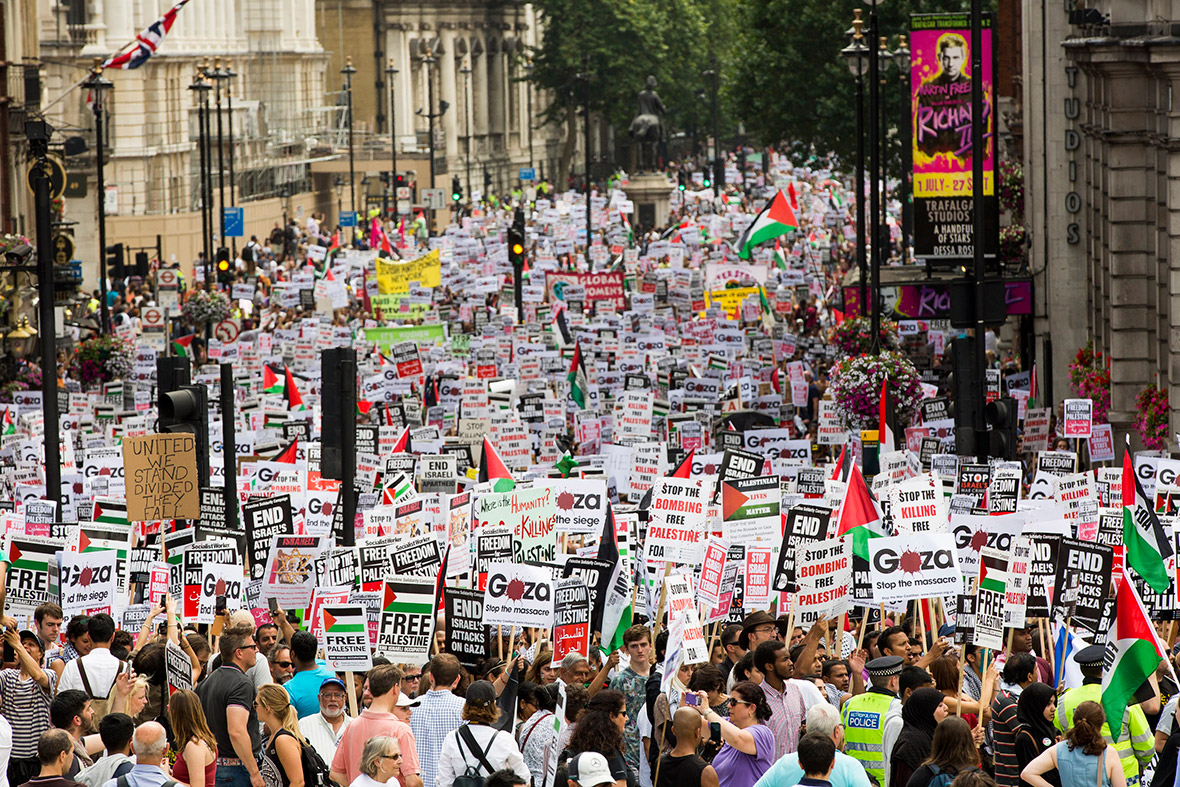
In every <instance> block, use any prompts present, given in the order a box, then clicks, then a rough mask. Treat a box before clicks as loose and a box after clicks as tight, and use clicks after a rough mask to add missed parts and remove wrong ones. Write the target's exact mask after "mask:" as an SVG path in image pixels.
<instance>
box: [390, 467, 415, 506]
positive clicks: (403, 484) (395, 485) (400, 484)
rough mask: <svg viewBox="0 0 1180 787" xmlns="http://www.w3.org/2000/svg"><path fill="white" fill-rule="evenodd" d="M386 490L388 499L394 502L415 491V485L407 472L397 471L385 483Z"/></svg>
mask: <svg viewBox="0 0 1180 787" xmlns="http://www.w3.org/2000/svg"><path fill="white" fill-rule="evenodd" d="M385 490H386V497H387V499H389V501H390V502H391V503H393V502H396V501H398V500H401V499H402V498H403V497H405V496H406V495H408V494H409V493H410V492H412V491H414V485H413V484H412V483H411V482H410V477H409V476H407V475H406V474H405V473H396V474H395V475H394V476H393V477H392V478H390V479H389V483H387V484H386V485H385Z"/></svg>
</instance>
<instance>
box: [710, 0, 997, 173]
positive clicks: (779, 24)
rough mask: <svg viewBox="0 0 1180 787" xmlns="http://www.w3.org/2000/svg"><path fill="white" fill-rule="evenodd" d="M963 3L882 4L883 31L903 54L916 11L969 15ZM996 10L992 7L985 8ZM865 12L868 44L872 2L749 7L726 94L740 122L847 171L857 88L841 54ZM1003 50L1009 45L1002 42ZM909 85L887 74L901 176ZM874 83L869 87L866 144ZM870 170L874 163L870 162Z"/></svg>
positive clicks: (885, 88)
mask: <svg viewBox="0 0 1180 787" xmlns="http://www.w3.org/2000/svg"><path fill="white" fill-rule="evenodd" d="M965 5H966V3H965V2H964V0H908V2H882V3H881V5H880V7H879V11H878V15H879V33H880V34H881V35H885V36H887V38H888V41H887V43H888V46H889V48H890V49H896V48H897V45H898V36H899V35H901V34H907V35H908V33H909V15H910V14H911V13H938V12H949V11H963V10H965V9H964V6H965ZM989 5H992V3H990V2H985V10H986V7H987V6H989ZM854 8H862V9H864V14H863V18H864V20H865V34H866V40H865V43H866V45H869V46H871V47H872V48H873V49H874V50H875V49H876V48H877V47H878V45H879V43H880V41H879V40H878V41H869V40H868V39H867V35H868V10H869V4H868V3H859V2H850V0H838V2H817V0H759V2H750V3H742V4H740V5H739V6H738V9H739V20H738V21H739V24H738V26H737V29H738V32H737V35H736V39H737V40H736V46H735V48H734V52H735V54H736V55H737V56H734V57H732V58H731V60H730V62H731V69H730V77H731V78H730V79H727V80H725V84H726V89H727V91H728V92H729V97H730V99H731V100H732V102H733V105H734V106H735V107H736V108H737V113H738V117H739V118H740V119H741V120H742V122H743V123H744V124H745V126H746V129H747V131H749V132H750V133H751V134H752V135H753V136H754V137H755V138H757V139H759V140H760V141H762V142H763V143H766V144H776V143H780V142H781V143H785V144H786V145H787V147H788V150H789V151H790V152H791V153H792V154H794V155H795V156H796V157H797V158H801V159H805V158H807V157H808V156H811V155H819V156H825V155H828V154H833V155H835V156H836V158H837V159H839V160H840V161H841V162H843V163H844V164H845V165H847V166H851V164H852V163H853V162H854V161H855V159H856V105H855V100H856V93H855V82H854V80H853V77H852V74H851V73H850V72H849V70H848V64H847V63H846V62H845V60H844V58H843V56H842V55H841V54H840V50H841V49H843V48H844V47H845V46H847V44H848V43H849V40H848V39H847V38H846V37H845V35H844V33H845V31H846V30H848V29H849V28H850V27H851V26H852V19H853V9H854ZM998 43H999V44H1000V45H1002V42H998ZM907 90H908V88H907V83H906V82H904V81H902V79H901V75H899V73H898V70H897V68H896V67H895V66H894V67H891V68H890V69H889V70H888V71H887V72H886V73H885V74H884V84H883V85H882V86H881V96H882V107H883V112H884V113H885V114H884V117H885V118H886V127H887V131H886V147H887V148H888V150H887V154H886V156H887V159H888V162H889V170H890V172H891V173H894V174H896V173H897V172H898V171H899V170H900V160H901V150H902V144H903V140H902V138H901V137H902V134H903V133H904V126H903V124H904V122H905V118H906V116H907V114H908V111H909V109H908V107H909V96H908V93H907ZM868 93H869V89H868V84H867V79H866V84H865V97H866V98H865V100H866V104H865V124H866V132H865V134H866V140H867V135H868V132H867V124H868V104H867V101H868ZM866 164H867V159H866Z"/></svg>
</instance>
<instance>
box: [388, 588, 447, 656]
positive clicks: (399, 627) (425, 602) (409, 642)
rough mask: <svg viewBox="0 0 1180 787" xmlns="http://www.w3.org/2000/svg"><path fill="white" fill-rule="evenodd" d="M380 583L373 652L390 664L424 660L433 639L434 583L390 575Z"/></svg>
mask: <svg viewBox="0 0 1180 787" xmlns="http://www.w3.org/2000/svg"><path fill="white" fill-rule="evenodd" d="M382 585H383V587H382V602H381V620H380V624H379V626H378V629H377V652H378V653H380V654H381V655H383V656H385V657H386V658H388V659H389V660H390V661H392V662H394V663H397V662H409V663H415V664H418V663H425V662H426V661H428V660H429V659H430V645H431V641H432V640H433V639H434V612H435V610H434V583H433V582H432V581H431V580H429V579H425V578H423V577H390V578H389V579H387V580H385V581H384V582H383V583H382Z"/></svg>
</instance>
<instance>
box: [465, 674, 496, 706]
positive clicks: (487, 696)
mask: <svg viewBox="0 0 1180 787" xmlns="http://www.w3.org/2000/svg"><path fill="white" fill-rule="evenodd" d="M467 704H468V705H474V706H476V707H478V708H486V707H488V706H489V705H495V704H496V687H495V686H493V685H492V684H491V683H490V682H488V681H486V680H477V681H475V682H474V683H472V684H471V685H470V686H468V687H467Z"/></svg>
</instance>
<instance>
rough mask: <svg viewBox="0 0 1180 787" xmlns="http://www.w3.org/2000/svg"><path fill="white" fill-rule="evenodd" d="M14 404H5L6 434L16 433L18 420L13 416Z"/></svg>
mask: <svg viewBox="0 0 1180 787" xmlns="http://www.w3.org/2000/svg"><path fill="white" fill-rule="evenodd" d="M12 407H13V405H5V406H4V431H3V433H4V434H6V435H10V434H16V421H15V420H13V417H12Z"/></svg>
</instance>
